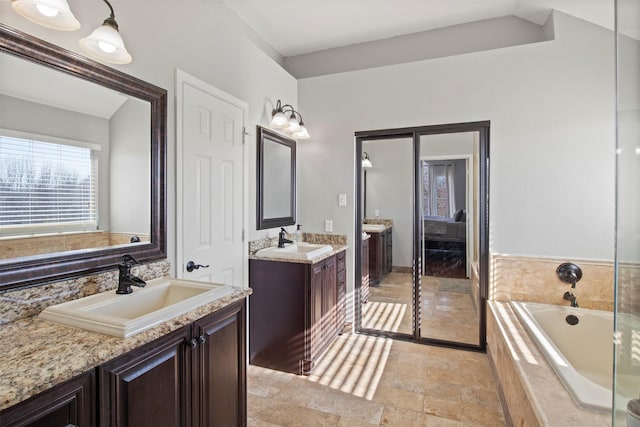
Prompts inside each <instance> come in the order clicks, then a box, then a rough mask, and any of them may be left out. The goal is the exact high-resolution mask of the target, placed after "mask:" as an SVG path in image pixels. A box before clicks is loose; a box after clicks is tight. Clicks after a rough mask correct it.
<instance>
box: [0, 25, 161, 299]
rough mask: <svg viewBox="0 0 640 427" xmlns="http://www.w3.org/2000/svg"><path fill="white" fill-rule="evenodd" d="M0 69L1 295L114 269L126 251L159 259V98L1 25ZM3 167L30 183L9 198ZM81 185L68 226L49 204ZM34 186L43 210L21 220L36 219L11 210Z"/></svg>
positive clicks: (149, 88)
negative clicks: (16, 171) (26, 169)
mask: <svg viewBox="0 0 640 427" xmlns="http://www.w3.org/2000/svg"><path fill="white" fill-rule="evenodd" d="M0 67H1V69H2V75H1V78H0V162H1V163H0V175H1V176H0V190H1V191H3V193H2V201H1V202H0V242H1V245H0V246H1V249H2V250H1V251H0V252H3V253H0V290H3V289H10V288H17V287H23V286H32V285H36V284H42V283H47V282H53V281H59V280H63V279H68V278H73V277H79V276H84V275H88V274H93V273H97V272H100V271H104V270H109V269H112V268H114V267H115V265H116V264H118V263H119V262H120V260H121V257H122V255H123V254H125V253H127V254H131V255H133V256H134V257H135V258H136V259H138V261H140V262H149V261H153V260H159V259H164V258H166V232H165V229H166V219H165V211H166V201H165V200H166V199H165V162H166V116H167V92H166V90H164V89H162V88H159V87H157V86H154V85H152V84H149V83H147V82H144V81H141V80H139V79H137V78H135V77H132V76H129V75H126V74H124V73H122V72H120V71H117V70H114V69H111V68H109V67H107V66H104V65H102V64H99V63H97V62H95V61H92V60H90V59H87V58H85V57H83V56H80V55H78V54H76V53H73V52H70V51H67V50H65V49H62V48H60V47H58V46H55V45H52V44H50V43H48V42H45V41H43V40H40V39H38V38H35V37H33V36H31V35H28V34H25V33H22V32H20V31H18V30H16V29H13V28H11V27H8V26H6V25H3V24H0ZM24 83H27V84H24ZM25 147H26V148H27V150H26V151H25ZM11 149H17V150H22V151H18V152H16V151H10V150H11ZM51 150H54V151H55V153H57V154H49V153H52V152H53V151H51ZM25 152H28V153H29V154H28V156H27V154H25ZM33 153H40V154H33ZM72 153H74V154H72ZM75 153H79V154H77V157H78V158H79V159H81V160H78V162H80V163H81V164H82V165H81V166H76V160H75V159H76V157H74V156H76V154H75ZM56 157H57V158H58V160H54V159H55V158H56ZM71 159H74V161H73V162H72V161H71ZM80 163H78V164H80ZM7 165H19V166H20V167H22V168H23V169H24V166H25V165H28V166H29V167H30V168H31V169H30V171H31V172H29V173H28V174H25V176H31V177H32V178H31V181H29V182H28V185H25V186H24V187H21V188H13V189H12V191H13V193H9V192H7V189H8V188H9V186H10V185H11V184H9V185H7V182H9V183H11V182H14V184H15V182H17V180H15V179H14V181H11V179H8V177H9V176H10V174H9V173H8V171H10V170H13V169H11V167H10V166H7ZM45 172H46V173H45ZM68 176H72V177H73V178H72V179H69V178H67V177H68ZM33 177H35V178H33ZM43 177H47V179H46V180H45V179H44V178H43ZM60 177H65V179H62V178H60ZM9 178H10V177H9ZM23 181H24V180H23ZM36 181H37V182H38V183H40V182H46V185H44V184H42V187H36V186H35V185H34V183H35V182H36ZM61 182H62V183H66V186H64V185H63V184H60V183H61ZM52 183H55V185H54V184H52ZM69 183H70V184H69ZM80 184H82V185H81V186H82V188H83V190H82V192H78V193H74V197H73V198H74V199H80V200H81V201H78V202H74V203H75V204H74V205H73V212H74V214H73V215H72V216H71V218H67V217H69V216H70V215H69V214H68V212H69V211H70V209H68V208H67V206H68V205H67V204H63V203H62V202H60V200H62V199H61V198H59V197H58V199H57V200H56V198H55V197H54V196H50V194H53V193H54V192H57V193H56V194H60V192H61V191H67V192H72V191H73V190H72V188H74V187H80ZM38 185H40V184H38ZM14 187H15V185H14ZM54 187H55V188H54ZM25 188H26V190H25ZM34 188H46V196H41V197H42V198H43V199H46V209H43V208H42V206H41V205H38V206H35V207H36V208H38V209H40V211H38V212H39V213H38V215H24V214H22V213H20V214H16V212H24V211H27V210H29V211H37V209H35V208H34V205H35V204H34V203H33V202H30V203H31V204H25V206H27V208H26V209H25V208H24V206H22V205H20V207H22V208H23V209H22V210H20V209H19V208H18V207H16V206H13V205H10V204H9V203H7V201H8V200H9V199H11V200H12V201H13V200H18V199H19V198H20V197H22V198H23V199H24V198H25V197H24V196H25V195H26V194H34V190H33V189H34ZM61 188H62V190H61ZM41 194H45V192H43V193H41ZM30 197H31V198H32V199H33V196H30ZM53 200H56V201H53ZM20 203H23V202H20ZM38 203H43V204H44V202H41V201H40V199H38ZM68 203H71V202H68ZM41 211H47V216H45V215H43V214H41V213H40V212H41ZM50 212H55V213H50ZM79 212H81V213H79ZM37 216H39V217H43V218H46V219H44V220H41V219H37V218H36V217H37ZM34 218H36V219H34ZM61 218H64V219H61ZM29 247H31V249H29Z"/></svg>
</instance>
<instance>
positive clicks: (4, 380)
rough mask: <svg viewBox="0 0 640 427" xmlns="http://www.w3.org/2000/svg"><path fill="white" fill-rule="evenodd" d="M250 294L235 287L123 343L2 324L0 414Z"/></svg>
mask: <svg viewBox="0 0 640 427" xmlns="http://www.w3.org/2000/svg"><path fill="white" fill-rule="evenodd" d="M249 294H251V289H249V288H240V287H234V292H233V293H232V294H230V295H228V296H225V297H223V298H220V299H218V300H215V301H212V302H210V303H208V304H205V305H203V306H201V307H198V308H196V309H194V310H191V311H189V312H187V313H185V314H183V315H181V316H178V317H175V318H173V319H171V320H168V321H166V322H163V323H162V324H160V325H158V326H155V327H153V328H150V329H147V330H146V331H143V332H140V333H139V334H136V335H134V336H132V337H129V338H125V339H122V338H118V337H113V336H110V335H105V334H100V333H97V332H91V331H84V330H81V329H76V328H72V327H68V326H63V325H58V324H56V323H52V322H47V321H45V320H41V319H40V318H39V317H37V316H33V317H29V318H26V319H20V320H16V321H14V322H11V323H8V324H5V325H2V327H1V328H0V348H2V349H3V350H0V358H2V363H0V396H2V397H1V398H0V410H2V409H5V408H8V407H10V406H13V405H15V404H16V403H19V402H21V401H23V400H26V399H27V398H29V397H31V396H33V395H35V394H37V393H39V392H41V391H44V390H47V389H49V388H51V387H53V386H55V385H57V384H59V383H62V382H64V381H66V380H69V379H71V378H74V377H75V376H77V375H80V374H83V373H85V372H87V371H88V370H90V369H93V368H95V367H96V366H99V365H101V364H102V363H105V362H107V361H109V360H112V359H114V358H116V357H118V356H120V355H122V354H124V353H126V352H128V351H131V350H133V349H135V348H137V347H140V346H141V345H143V344H146V343H148V342H151V341H153V340H155V339H157V338H160V337H162V336H165V335H166V334H168V333H170V332H172V331H175V330H177V329H179V328H181V327H183V326H185V325H188V324H190V323H192V322H194V321H196V320H198V319H200V318H202V317H204V316H206V315H208V314H210V313H212V312H214V311H217V310H219V309H221V308H224V307H226V306H227V305H229V304H232V303H233V302H235V301H238V300H240V299H243V298H246V297H247V296H248V295H249Z"/></svg>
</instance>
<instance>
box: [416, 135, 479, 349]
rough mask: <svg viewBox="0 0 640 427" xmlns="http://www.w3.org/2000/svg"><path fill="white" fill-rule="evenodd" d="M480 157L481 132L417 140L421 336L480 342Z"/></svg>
mask: <svg viewBox="0 0 640 427" xmlns="http://www.w3.org/2000/svg"><path fill="white" fill-rule="evenodd" d="M478 156H479V132H455V133H442V134H430V135H421V136H420V160H419V170H420V179H419V180H418V181H419V182H420V187H421V188H420V189H419V193H418V194H420V200H419V201H418V203H419V212H420V222H421V224H420V227H419V229H420V250H421V259H422V277H421V292H420V299H419V305H420V310H419V315H420V336H421V337H424V338H432V339H437V340H443V341H455V342H460V343H466V344H476V345H477V344H478V336H479V324H480V322H479V321H478V318H479V312H478V310H479V308H480V302H479V301H480V299H479V281H478V280H477V279H478V275H477V273H476V274H474V272H477V266H478V241H479V238H478V237H479V234H478V215H479V209H478V199H479V198H478V194H479V164H478V158H479V157H478ZM474 279H475V280H474Z"/></svg>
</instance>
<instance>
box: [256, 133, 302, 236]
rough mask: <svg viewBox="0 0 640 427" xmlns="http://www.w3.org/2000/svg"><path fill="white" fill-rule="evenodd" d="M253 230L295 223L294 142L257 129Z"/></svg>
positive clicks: (277, 134)
mask: <svg viewBox="0 0 640 427" xmlns="http://www.w3.org/2000/svg"><path fill="white" fill-rule="evenodd" d="M257 135H258V173H257V186H256V188H257V229H258V230H263V229H266V228H274V227H284V226H287V225H293V224H295V223H296V141H295V140H293V139H290V138H287V137H285V136H283V135H280V134H279V133H277V132H274V131H272V130H270V129H267V128H263V127H262V126H258V132H257Z"/></svg>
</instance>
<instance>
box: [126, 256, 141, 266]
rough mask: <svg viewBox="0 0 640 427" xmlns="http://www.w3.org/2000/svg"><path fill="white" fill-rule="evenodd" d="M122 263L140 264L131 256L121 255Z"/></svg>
mask: <svg viewBox="0 0 640 427" xmlns="http://www.w3.org/2000/svg"><path fill="white" fill-rule="evenodd" d="M122 263H123V264H127V265H134V264H140V263H139V262H138V260H137V259H135V258H134V257H133V255H129V254H124V255H122Z"/></svg>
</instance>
